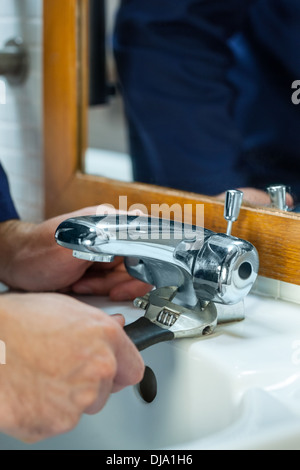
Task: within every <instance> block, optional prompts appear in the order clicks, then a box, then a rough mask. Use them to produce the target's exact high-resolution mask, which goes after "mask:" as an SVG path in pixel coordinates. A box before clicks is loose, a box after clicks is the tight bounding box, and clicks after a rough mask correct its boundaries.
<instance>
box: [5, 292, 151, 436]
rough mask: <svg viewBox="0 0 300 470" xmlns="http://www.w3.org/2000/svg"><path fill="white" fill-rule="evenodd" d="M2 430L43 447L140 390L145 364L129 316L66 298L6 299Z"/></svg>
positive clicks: (12, 296)
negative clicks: (113, 397) (125, 391)
mask: <svg viewBox="0 0 300 470" xmlns="http://www.w3.org/2000/svg"><path fill="white" fill-rule="evenodd" d="M0 324H1V340H2V341H4V342H5V344H6V365H1V366H0V384H1V386H0V429H1V431H2V432H4V433H6V434H8V435H10V436H13V437H15V438H18V439H20V440H23V441H26V442H37V441H39V440H41V439H45V438H48V437H51V436H55V435H57V434H61V433H65V432H67V431H69V430H71V429H72V428H74V427H75V426H76V424H77V423H78V420H79V419H80V417H81V415H82V413H96V412H98V411H99V410H101V409H102V408H103V406H104V405H105V403H106V401H107V399H108V397H109V395H110V393H111V392H116V391H119V390H121V389H122V388H124V387H126V386H128V385H133V384H136V383H138V382H139V381H140V380H141V379H142V376H143V372H144V364H143V361H142V358H141V356H140V354H139V352H138V351H137V349H136V347H135V346H134V344H133V343H132V342H131V341H130V340H129V338H128V337H127V335H126V334H125V332H124V331H123V326H124V319H123V317H122V316H119V315H117V316H113V317H110V316H108V315H106V314H105V313H103V312H102V311H100V310H98V309H96V308H94V307H91V306H88V305H86V304H83V303H81V302H79V301H77V300H75V299H73V298H70V297H68V296H65V295H63V294H2V295H1V296H0Z"/></svg>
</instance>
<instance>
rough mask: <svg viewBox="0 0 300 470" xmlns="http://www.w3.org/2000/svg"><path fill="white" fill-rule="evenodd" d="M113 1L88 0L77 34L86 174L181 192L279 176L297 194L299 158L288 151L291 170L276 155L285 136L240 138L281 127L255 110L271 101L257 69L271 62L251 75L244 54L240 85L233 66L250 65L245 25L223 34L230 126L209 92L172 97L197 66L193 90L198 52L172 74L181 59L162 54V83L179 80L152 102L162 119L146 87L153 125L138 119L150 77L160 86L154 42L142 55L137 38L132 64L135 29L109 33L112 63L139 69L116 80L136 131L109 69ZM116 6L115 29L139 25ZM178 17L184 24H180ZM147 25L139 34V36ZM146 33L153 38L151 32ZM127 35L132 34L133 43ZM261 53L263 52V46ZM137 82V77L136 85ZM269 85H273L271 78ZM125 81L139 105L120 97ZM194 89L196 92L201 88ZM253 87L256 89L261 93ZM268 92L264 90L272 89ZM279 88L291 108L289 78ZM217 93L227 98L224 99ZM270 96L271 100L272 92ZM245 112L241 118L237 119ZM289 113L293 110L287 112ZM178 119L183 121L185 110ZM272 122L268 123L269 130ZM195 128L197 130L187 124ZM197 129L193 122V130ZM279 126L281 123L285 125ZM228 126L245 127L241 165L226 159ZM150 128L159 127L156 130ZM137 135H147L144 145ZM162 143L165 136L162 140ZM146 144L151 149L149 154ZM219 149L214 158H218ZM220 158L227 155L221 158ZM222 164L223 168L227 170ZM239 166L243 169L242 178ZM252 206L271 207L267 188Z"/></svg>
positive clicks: (176, 50)
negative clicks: (80, 35)
mask: <svg viewBox="0 0 300 470" xmlns="http://www.w3.org/2000/svg"><path fill="white" fill-rule="evenodd" d="M119 6H120V0H89V1H88V3H87V8H88V18H87V25H86V28H85V34H86V35H87V37H88V39H87V40H86V39H85V41H87V43H88V51H89V55H88V65H87V67H88V79H87V83H86V86H87V87H88V90H87V94H88V103H87V107H88V109H87V114H86V115H87V144H86V145H87V148H86V151H85V155H84V158H83V169H84V172H86V173H87V174H90V175H100V176H105V177H108V178H113V179H115V180H120V181H127V182H132V181H134V180H136V181H139V182H146V183H150V184H159V185H162V186H167V187H172V188H177V189H182V190H186V191H193V192H200V193H202V194H207V195H213V194H218V193H219V192H223V191H225V189H231V187H236V185H237V186H239V187H242V186H249V187H253V188H260V189H265V188H266V186H268V185H270V184H274V183H279V182H282V183H283V184H287V183H288V184H291V186H292V187H291V191H292V193H294V192H295V191H297V192H298V193H299V194H300V178H299V183H298V179H297V177H294V174H296V175H297V174H299V172H300V163H298V160H299V159H298V158H297V159H296V160H295V157H293V160H292V161H293V165H294V168H293V169H291V167H290V166H289V165H287V164H286V158H285V156H283V155H285V153H286V154H287V153H288V151H289V149H288V146H289V145H290V142H287V140H288V139H286V142H285V144H286V149H283V150H282V149H281V150H279V151H278V152H276V151H274V149H273V148H271V147H272V145H273V144H272V140H270V142H271V143H270V144H269V145H270V149H267V150H266V149H265V148H264V145H267V144H257V146H255V145H256V144H255V145H252V147H251V145H249V140H251V139H252V140H253V139H254V137H255V139H256V140H257V139H258V137H257V136H258V135H259V134H262V136H260V140H262V141H263V140H264V139H265V140H266V135H265V134H266V133H268V132H269V133H270V132H271V133H274V132H275V131H276V132H277V134H279V133H280V130H281V129H280V125H278V121H279V119H278V118H276V119H275V121H274V120H273V117H272V116H271V115H272V114H273V113H270V112H265V111H264V105H265V103H267V104H269V105H270V106H273V105H274V100H270V96H268V93H266V92H265V85H266V84H265V82H264V80H265V78H264V75H265V76H266V77H267V76H273V75H274V74H273V73H272V71H273V70H272V67H274V65H273V64H272V63H269V64H267V66H266V68H267V70H263V66H261V72H260V73H261V75H262V76H263V77H259V76H258V74H259V71H258V68H259V67H260V64H259V57H258V58H257V60H256V61H254V60H253V61H252V62H253V63H254V65H253V71H252V72H251V70H250V73H248V75H250V77H249V79H248V81H249V83H248V84H247V80H246V78H245V73H246V72H243V70H242V68H243V66H244V68H247V67H248V68H249V66H248V63H246V64H245V61H246V62H247V61H249V60H250V59H249V60H248V56H247V59H245V58H244V55H246V52H245V51H246V45H243V43H242V42H243V41H246V39H247V38H246V34H245V33H243V34H242V33H239V32H238V33H237V34H236V35H235V36H234V37H233V39H231V40H230V41H228V45H229V47H230V48H231V52H232V53H234V57H235V61H234V62H233V64H234V65H232V66H231V68H230V73H229V78H227V81H229V82H230V85H231V88H232V89H233V88H234V87H235V92H236V93H235V95H236V98H235V100H234V99H232V102H234V103H235V113H234V115H233V116H234V117H233V119H234V124H232V122H231V120H230V117H229V112H228V116H225V114H226V110H225V112H224V111H222V106H223V108H224V109H225V108H226V106H227V104H226V103H225V102H224V104H220V105H218V103H216V102H215V101H214V97H213V96H212V97H211V98H210V99H209V101H208V102H206V100H205V99H200V100H199V99H198V101H197V91H193V92H191V94H190V97H187V98H186V99H185V100H183V99H182V96H181V95H182V94H183V93H187V90H186V86H187V85H182V86H181V84H180V80H181V81H182V82H183V81H185V82H188V83H191V84H192V83H193V80H192V79H190V77H188V75H189V74H191V75H192V74H196V73H198V75H197V77H198V78H197V80H195V83H194V84H193V86H194V88H196V87H197V84H196V81H197V82H201V76H200V75H199V70H198V68H197V67H196V65H195V63H194V62H196V61H198V60H199V61H200V60H201V59H199V57H196V59H194V61H193V62H191V59H190V58H189V59H188V60H189V61H188V60H187V61H186V64H185V65H186V70H184V71H182V70H180V72H178V70H179V69H180V68H184V63H183V64H182V63H179V64H178V67H177V69H176V70H173V69H172V67H173V65H172V59H170V58H169V57H168V56H167V55H166V53H164V55H162V56H161V57H162V58H163V60H165V61H169V63H170V70H171V71H170V81H171V80H172V78H174V81H175V82H176V79H177V82H178V83H176V84H175V85H171V84H170V90H172V91H170V93H173V95H172V96H173V98H170V97H169V96H167V93H165V96H166V97H165V98H163V99H162V100H161V101H163V102H164V108H166V110H163V109H162V107H161V108H160V110H161V115H162V117H160V116H159V106H161V103H160V104H157V103H156V101H158V102H159V100H160V98H158V99H157V100H156V95H155V94H153V96H152V103H155V104H153V106H152V108H153V110H152V111H150V112H149V113H150V114H149V115H150V118H151V120H152V121H155V120H159V119H160V124H159V126H155V125H153V124H152V122H151V123H150V122H149V121H150V118H148V117H147V113H144V112H142V111H141V109H140V108H141V107H142V106H145V107H147V106H148V108H149V101H150V98H149V97H148V95H149V96H150V91H149V89H150V88H151V82H152V81H153V86H154V87H155V88H156V90H157V96H159V94H162V93H163V91H164V90H165V88H166V84H165V83H164V79H163V78H162V80H161V82H162V85H161V87H160V79H159V78H156V77H157V75H158V76H159V72H157V73H154V70H156V69H157V67H156V66H155V65H157V63H158V61H159V56H158V52H159V51H158V49H159V43H157V44H156V46H151V47H152V49H151V51H153V50H154V53H153V52H151V54H149V50H148V51H147V46H145V48H144V49H145V52H144V54H145V57H143V55H142V54H141V53H139V52H138V57H139V60H140V62H139V63H138V64H137V60H136V61H135V62H134V60H135V59H134V54H133V53H132V52H131V51H132V50H133V48H134V47H136V48H137V50H139V49H141V48H143V42H142V41H143V38H142V37H140V36H138V35H136V36H134V40H132V41H131V42H130V40H129V39H128V37H126V31H125V33H124V31H123V32H122V34H121V33H117V39H118V40H117V41H116V43H117V47H115V50H116V51H117V54H118V57H119V61H118V65H119V67H120V71H121V73H122V74H123V76H124V74H127V75H130V74H132V75H133V73H134V72H133V70H135V72H136V73H138V74H139V75H138V76H139V78H140V81H138V80H135V78H134V77H133V78H132V79H131V81H130V80H128V79H127V81H126V79H124V77H123V80H122V82H123V83H124V81H125V85H127V89H126V90H123V92H125V97H126V98H127V106H126V108H125V109H126V110H127V111H128V110H129V111H128V114H129V115H130V116H131V115H133V114H136V115H137V116H139V122H142V126H143V130H140V129H139V127H141V126H138V125H137V121H138V119H137V118H136V119H134V118H130V119H129V120H128V121H127V120H126V119H125V117H124V113H125V111H124V105H123V99H122V96H121V92H120V89H119V87H118V82H119V80H118V72H117V70H116V69H117V65H116V61H115V58H114V50H113V38H114V27H115V18H116V15H117V12H118V11H119ZM138 8H139V9H140V10H139V11H140V15H141V16H142V14H144V16H145V15H146V14H148V15H149V14H150V13H149V12H147V11H146V10H147V8H148V7H147V6H143V5H142V4H140V6H138V4H137V6H136V9H138ZM126 9H127V10H128V11H127V10H126ZM121 11H122V14H121V20H120V19H119V21H118V22H117V25H118V26H119V28H120V26H121V28H122V27H123V28H126V26H127V23H128V24H129V27H131V28H133V26H132V23H133V22H135V23H133V24H134V26H135V29H137V25H138V26H140V28H142V27H143V23H142V21H143V19H140V18H139V17H138V15H137V14H136V15H135V14H134V12H133V13H132V6H131V7H130V6H128V4H126V2H125V4H124V5H123V6H122V10H121ZM152 11H153V9H152ZM183 11H184V9H183ZM130 14H131V15H132V17H131V19H130V21H128V19H127V23H126V22H125V21H124V20H123V22H122V18H123V17H124V16H125V15H127V16H128V15H130ZM257 14H258V13H257ZM163 15H164V18H166V19H165V26H164V27H165V28H170V25H169V26H168V23H167V21H169V22H170V21H171V20H170V17H169V16H170V15H166V12H164V13H163ZM197 15H199V14H197V13H195V16H196V17H197ZM139 21H140V22H141V23H140V24H139V23H138V22H139ZM124 23H125V27H124ZM187 24H188V25H189V26H191V25H190V24H189V23H187ZM144 26H145V25H144ZM146 27H147V25H146ZM146 27H145V34H147V30H146ZM133 29H134V28H133ZM177 29H178V34H180V28H179V27H178V28H177ZM118 30H119V29H118ZM241 30H242V27H241ZM198 33H199V30H198ZM148 34H149V32H148ZM193 34H194V36H195V35H196V34H197V31H196V30H195V31H194V32H193ZM199 34H200V33H199ZM157 36H158V34H157ZM169 36H171V34H168V35H166V34H165V35H164V37H161V43H162V44H163V43H164V41H165V42H166V41H170V39H169ZM120 38H121V39H120ZM124 38H125V39H124ZM151 38H152V39H153V34H152V36H151ZM166 38H167V39H166ZM122 40H123V42H122ZM126 41H127V42H126ZM134 41H136V42H135V43H134ZM175 41H176V40H174V38H173V42H175ZM181 41H182V42H183V44H184V41H186V37H184V35H183V37H182V38H181ZM238 41H239V42H238ZM127 43H129V46H128V47H127V49H126V53H124V54H123V55H124V57H123V56H122V53H120V50H121V49H122V48H123V49H124V48H126V45H127ZM239 43H240V44H239ZM241 43H242V45H241ZM120 44H121V45H120ZM124 44H125V45H124ZM193 45H194V42H193V41H192V42H191V46H192V47H193ZM155 47H156V49H155ZM168 47H169V45H168ZM170 47H171V46H170ZM199 47H201V46H199ZM238 47H239V48H238ZM128 51H129V52H128ZM205 51H206V52H207V51H208V52H207V53H209V48H208V47H207V50H206V49H205ZM206 52H205V53H206ZM147 54H148V57H150V59H148V60H151V57H152V56H154V59H153V64H152V65H153V74H152V77H151V79H150V80H149V81H148V83H147V85H144V82H145V81H146V80H147V77H146V75H145V74H147V66H146V61H147V59H146V57H147ZM171 54H175V58H176V60H180V57H181V56H180V42H179V41H178V42H176V47H175V45H174V47H173V48H171V49H170V56H171ZM243 54H244V55H243ZM248 54H249V53H248ZM249 55H250V54H249ZM120 56H121V59H120ZM224 57H225V56H224ZM128 58H129V62H133V66H132V67H133V70H131V69H130V68H129V67H128V66H126V65H125V66H124V65H123V64H124V61H125V59H128ZM266 58H267V59H268V56H267V52H266ZM155 61H156V62H155ZM266 62H267V60H266ZM201 63H202V62H201ZM167 67H168V65H167V66H165V67H161V75H162V77H163V74H166V70H167ZM137 69H139V70H140V71H139V70H137ZM143 69H145V73H143ZM189 69H190V71H189ZM207 73H209V70H207ZM251 73H252V75H251ZM176 74H177V75H176ZM243 74H244V75H243ZM223 81H224V83H225V81H226V80H225V79H224V80H223ZM256 82H257V83H259V84H260V85H257V86H254V85H253V83H256ZM140 83H142V84H143V88H142V85H140ZM241 83H242V84H244V83H246V85H242V86H241V85H240V84H241ZM149 84H150V85H149ZM274 86H277V82H276V84H275V85H274ZM133 87H136V89H137V92H138V93H140V94H141V95H143V96H142V99H143V101H144V103H145V104H144V103H142V105H139V104H138V103H137V99H133V101H132V104H130V105H128V101H129V100H128V95H129V93H131V95H132V94H133V93H132V89H131V88H133ZM164 87H165V88H164ZM184 87H185V88H184ZM205 87H206V88H207V93H211V94H213V93H212V91H213V90H214V89H216V90H219V91H216V92H215V93H218V94H221V91H222V89H221V85H220V84H216V85H214V87H215V88H209V84H206V85H204V88H205ZM270 87H271V85H270ZM202 88H203V85H202ZM283 88H284V89H283ZM128 90H129V91H128ZM174 90H176V91H177V92H178V101H180V104H179V105H177V104H176V106H175V105H174V101H175V100H176V98H177V96H175V94H174ZM199 90H201V87H200V88H199ZM262 90H263V91H264V92H263V93H262ZM251 93H252V95H253V96H252V97H251V100H252V101H253V104H251V103H249V102H248V101H251V100H250V99H249V100H248V99H246V98H245V96H247V95H248V94H249V95H251ZM269 93H271V91H270V92H269ZM280 93H281V95H284V99H286V101H287V102H286V107H288V108H290V109H289V113H290V116H291V117H292V116H294V115H295V111H296V105H295V104H293V100H292V96H293V95H294V93H295V92H294V91H293V89H292V82H291V83H284V84H283V85H282V89H280ZM255 94H257V95H258V98H257V99H256V98H255V96H254V95H255ZM231 95H232V93H231V94H230V92H228V96H229V98H231V97H232V96H231ZM263 95H266V96H267V97H266V98H265V100H266V101H264V96H263ZM226 99H227V100H228V97H227V98H226ZM278 99H279V101H280V99H281V96H280V97H279V98H278ZM189 100H190V101H191V100H192V101H193V102H192V103H191V102H189ZM259 100H261V103H259ZM268 100H269V101H268ZM244 101H247V105H245V104H243V102H244ZM277 105H278V103H277ZM275 106H276V104H275ZM186 108H188V111H184V110H185V109H186ZM196 108H199V109H201V108H205V109H206V112H205V113H204V112H198V111H197V109H196ZM214 109H216V111H214ZM279 109H284V104H281V107H280V108H279ZM181 110H182V113H181ZM275 110H276V108H275ZM285 111H286V110H285ZM176 112H177V115H176V117H175V118H172V117H171V116H172V115H175V114H176ZM174 113H175V114H174ZM187 113H190V119H189V122H188V123H187V124H185V123H184V118H185V117H186V116H185V114H187ZM210 113H211V114H212V117H211V118H210V117H209V114H210ZM259 113H260V114H263V117H262V119H264V120H265V123H266V124H265V126H266V128H265V129H264V128H261V122H260V121H259V116H258V115H259ZM181 114H182V116H183V117H182V118H181V117H179V115H180V116H181ZM204 114H206V118H205V119H206V120H207V121H208V125H206V123H205V122H204V121H203V116H204ZM248 114H251V116H252V117H251V118H248V116H247V115H248ZM245 115H246V116H247V118H244V116H245ZM167 116H168V117H167ZM294 117H295V118H296V116H294ZM143 119H144V121H143ZM197 119H198V120H199V126H195V125H194V122H195V121H196V120H197ZM214 119H215V121H217V120H218V119H219V120H220V121H221V123H222V126H223V127H224V128H226V126H228V132H227V133H224V131H223V130H222V129H221V127H222V126H221V125H219V126H216V128H215V129H213V130H211V128H212V123H213V120H214ZM186 120H188V118H187V119H186ZM201 120H202V122H201ZM255 121H257V122H258V121H259V122H258V123H257V125H255ZM239 122H242V123H241V125H240V129H238V123H239ZM296 122H298V125H299V127H300V119H299V118H298V116H297V118H296ZM128 126H129V127H130V131H131V134H130V135H131V136H132V135H133V134H134V136H135V137H134V139H133V138H131V139H130V138H128V136H127V131H128V129H127V127H128ZM201 126H202V127H203V131H201ZM272 126H273V128H271V127H272ZM158 127H160V129H158ZM194 127H195V128H196V129H193V130H190V129H192V128H194ZM197 127H198V128H199V132H198V130H197ZM292 127H293V126H292ZM294 127H295V126H294ZM282 130H284V127H283V128H282ZM237 131H239V132H240V134H242V133H244V135H245V137H244V139H243V142H242V145H243V146H244V150H243V152H242V150H241V152H240V153H241V154H243V157H239V161H242V163H243V165H244V167H245V168H244V169H243V170H238V171H236V172H235V170H234V168H233V163H232V164H231V163H230V161H231V160H230V159H233V158H237V157H233V154H234V152H235V150H234V149H233V148H234V147H235V146H237V145H239V142H238V138H237V136H236V135H235V134H237ZM289 131H290V141H292V140H293V139H294V140H295V138H294V137H293V135H294V133H295V132H294V131H295V129H294V128H292V129H289ZM143 132H144V133H146V135H147V137H145V138H144V136H143V135H142V133H143ZM159 132H160V133H161V134H159ZM201 132H203V134H204V136H202V137H199V139H198V141H197V138H198V137H197V135H199V136H200V135H201ZM210 132H211V135H210ZM229 133H231V134H232V136H231V137H228V136H227V135H226V134H229ZM181 134H186V136H185V135H184V136H181ZM233 134H234V135H233ZM165 135H166V137H165ZM171 136H172V137H171ZM151 139H152V140H151ZM201 139H202V140H201ZM277 140H278V146H279V145H280V144H281V141H280V139H279V138H278V139H277ZM129 141H130V142H131V145H129ZM136 141H138V142H139V144H136ZM146 141H147V142H150V143H149V144H148V143H147V142H146ZM173 141H174V143H173ZM189 141H193V143H192V144H190V142H189ZM202 141H203V143H202ZM218 141H220V142H218ZM159 142H161V149H160V148H159ZM168 142H172V143H171V144H169V143H168ZM175 142H176V143H175ZM266 142H267V141H266ZM274 142H276V138H274ZM147 145H148V147H147ZM150 146H151V148H152V150H153V153H152V155H151V151H150ZM137 147H138V149H137ZM208 149H209V150H208ZM221 153H222V158H220V157H218V155H220V154H221ZM237 153H238V152H237ZM169 154H172V159H171V158H170V157H169ZM223 154H224V155H223ZM281 154H283V155H281ZM130 155H132V156H133V158H131V157H130ZM213 155H215V161H216V162H215V163H214V162H213V163H209V162H211V161H213V160H214V157H213ZM152 160H153V161H152ZM183 161H185V162H183ZM227 161H228V162H229V163H228V164H227ZM229 166H230V169H228V168H227V167H229ZM298 166H299V168H298ZM288 167H289V168H288ZM205 172H207V174H206V175H205V177H203V178H202V176H201V173H205ZM244 173H245V174H246V176H245V175H244ZM248 174H249V175H251V176H248ZM195 175H196V176H195ZM280 179H282V181H279V180H280ZM197 180H199V184H198V183H197ZM224 180H225V181H228V185H229V186H228V187H225V186H224ZM235 183H236V184H235ZM298 186H299V190H298ZM214 188H215V190H214ZM247 196H248V194H247ZM249 197H250V201H251V202H252V203H255V200H254V199H253V196H252V194H250V193H249ZM261 205H269V206H270V205H271V200H270V198H268V197H267V195H266V196H265V198H264V199H263V200H261ZM277 207H278V206H277Z"/></svg>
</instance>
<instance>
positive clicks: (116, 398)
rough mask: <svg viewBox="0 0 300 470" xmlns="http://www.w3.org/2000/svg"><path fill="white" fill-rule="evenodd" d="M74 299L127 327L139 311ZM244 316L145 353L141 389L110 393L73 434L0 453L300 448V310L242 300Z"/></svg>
mask: <svg viewBox="0 0 300 470" xmlns="http://www.w3.org/2000/svg"><path fill="white" fill-rule="evenodd" d="M81 300H85V301H88V302H89V303H91V304H93V305H96V306H99V307H100V308H102V309H104V310H105V311H107V312H108V313H116V312H118V313H119V312H121V313H123V314H124V315H125V317H126V320H127V322H131V321H134V320H135V319H136V318H138V316H140V315H141V313H142V311H140V310H137V309H135V308H133V307H132V306H131V304H122V305H121V304H115V303H111V302H109V301H108V300H107V299H103V298H102V299H101V298H84V299H83V298H81ZM245 308H246V319H245V320H244V321H243V322H239V323H234V324H228V325H221V326H218V327H217V330H216V332H215V333H214V335H212V336H208V337H203V338H201V339H193V340H177V341H173V342H170V343H162V344H158V345H155V346H152V347H151V348H149V349H147V350H145V351H143V352H142V355H143V357H144V360H145V364H146V365H147V366H148V368H149V369H148V371H149V380H148V382H146V383H145V384H144V387H129V388H127V389H125V390H123V391H122V392H120V393H118V394H114V395H112V396H111V397H110V399H109V401H108V403H107V404H106V406H105V408H104V409H103V410H102V411H101V412H100V413H99V414H98V415H96V416H92V417H91V416H84V417H83V418H82V420H81V421H80V423H79V425H78V426H77V428H76V429H75V430H73V431H72V432H70V433H68V434H65V435H62V436H59V437H56V438H53V439H49V440H47V441H44V442H41V443H39V444H36V445H33V446H27V445H25V444H22V443H20V442H18V441H16V440H14V439H11V438H9V437H7V436H4V435H0V449H31V450H32V449H104V450H113V449H118V450H121V449H136V450H138V449H149V450H151V449H260V448H261V449H273V448H274V449H275V448H282V449H289V448H293V449H300V368H299V365H300V334H299V333H298V332H299V331H300V307H299V306H297V305H294V304H291V303H287V302H282V301H275V300H271V299H266V298H262V297H257V296H253V295H249V296H248V297H247V298H246V301H245ZM155 385H157V390H156V391H155ZM141 388H142V390H141ZM145 400H147V401H145Z"/></svg>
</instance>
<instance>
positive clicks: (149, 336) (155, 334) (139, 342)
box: [124, 317, 175, 351]
mask: <svg viewBox="0 0 300 470" xmlns="http://www.w3.org/2000/svg"><path fill="white" fill-rule="evenodd" d="M124 330H125V332H126V333H127V335H128V336H129V338H130V339H131V340H132V341H133V343H134V344H135V345H136V347H137V348H138V350H139V351H143V350H144V349H146V348H149V347H150V346H152V345H153V344H157V343H161V342H163V341H171V340H172V339H174V337H175V336H174V333H173V332H172V331H170V330H166V329H164V328H161V327H160V326H158V325H156V324H155V323H153V322H152V321H151V320H149V319H148V318H146V317H141V318H139V319H138V320H136V321H135V322H133V323H130V324H129V325H126V326H125V327H124Z"/></svg>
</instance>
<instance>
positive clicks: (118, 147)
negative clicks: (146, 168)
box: [84, 0, 133, 182]
mask: <svg viewBox="0 0 300 470" xmlns="http://www.w3.org/2000/svg"><path fill="white" fill-rule="evenodd" d="M118 4H119V0H109V1H105V0H89V51H90V56H89V108H88V113H87V116H88V132H87V134H88V135H87V139H88V147H87V149H86V152H85V160H84V171H85V173H87V174H91V175H99V176H105V177H108V178H113V179H116V180H120V181H126V182H131V181H133V174H132V164H131V158H130V157H129V154H128V150H127V138H126V130H125V119H124V110H123V102H122V98H121V95H120V93H119V92H118V89H117V87H116V86H115V83H116V82H117V78H116V68H115V62H114V59H113V52H112V34H113V27H114V17H115V13H116V10H117V8H118Z"/></svg>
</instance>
